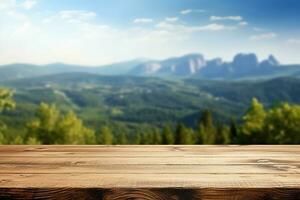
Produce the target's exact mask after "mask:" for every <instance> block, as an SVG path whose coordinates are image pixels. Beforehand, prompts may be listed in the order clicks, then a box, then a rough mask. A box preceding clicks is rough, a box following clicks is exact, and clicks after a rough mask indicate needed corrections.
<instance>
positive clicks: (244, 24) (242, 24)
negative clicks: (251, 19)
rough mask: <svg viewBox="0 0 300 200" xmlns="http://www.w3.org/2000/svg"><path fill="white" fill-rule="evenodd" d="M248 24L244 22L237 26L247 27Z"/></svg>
mask: <svg viewBox="0 0 300 200" xmlns="http://www.w3.org/2000/svg"><path fill="white" fill-rule="evenodd" d="M248 24H249V23H248V22H246V21H242V22H239V24H238V25H239V26H247V25H248Z"/></svg>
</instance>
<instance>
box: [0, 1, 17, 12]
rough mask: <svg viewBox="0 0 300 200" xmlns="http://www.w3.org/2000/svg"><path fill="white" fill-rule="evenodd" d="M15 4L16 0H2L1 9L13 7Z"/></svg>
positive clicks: (0, 2)
mask: <svg viewBox="0 0 300 200" xmlns="http://www.w3.org/2000/svg"><path fill="white" fill-rule="evenodd" d="M15 5H16V2H15V0H0V10H5V9H10V8H13V7H15Z"/></svg>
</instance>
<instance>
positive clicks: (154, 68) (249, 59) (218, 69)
mask: <svg viewBox="0 0 300 200" xmlns="http://www.w3.org/2000/svg"><path fill="white" fill-rule="evenodd" d="M299 73H300V65H294V66H286V65H282V64H280V62H279V61H278V60H277V59H276V58H275V57H274V56H273V55H270V56H269V57H268V58H267V59H265V60H263V61H261V62H259V60H258V58H257V56H256V55H255V54H253V53H250V54H242V53H240V54H237V55H236V56H235V57H234V58H233V61H232V62H224V61H223V60H222V59H221V58H215V59H212V60H206V59H205V58H204V56H203V55H201V54H189V55H185V56H182V57H177V58H171V59H167V60H163V61H149V62H145V63H143V64H140V65H138V66H136V67H135V68H134V69H133V70H132V71H131V72H130V74H132V75H139V76H166V75H167V76H178V77H200V78H207V79H240V78H255V77H257V78H263V77H267V76H274V77H280V76H286V75H290V76H293V75H295V76H298V74H299Z"/></svg>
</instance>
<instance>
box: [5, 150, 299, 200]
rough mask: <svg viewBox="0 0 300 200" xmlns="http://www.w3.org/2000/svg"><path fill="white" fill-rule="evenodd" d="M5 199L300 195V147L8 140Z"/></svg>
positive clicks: (259, 199)
mask: <svg viewBox="0 0 300 200" xmlns="http://www.w3.org/2000/svg"><path fill="white" fill-rule="evenodd" d="M0 199H74V200H76V199H91V200H93V199H104V200H122V199H128V200H129V199H130V200H134V199H146V200H147V199H149V200H152V199H153V200H154V199H161V200H169V199H170V200H181V199H182V200H188V199H199V200H222V199H225V200H227V199H228V200H273V199H274V200H277V199H278V200H285V199H287V200H292V199H293V200H294V199H295V200H300V146H114V147H109V146H0Z"/></svg>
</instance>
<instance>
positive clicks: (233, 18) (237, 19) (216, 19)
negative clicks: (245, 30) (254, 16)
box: [210, 16, 243, 21]
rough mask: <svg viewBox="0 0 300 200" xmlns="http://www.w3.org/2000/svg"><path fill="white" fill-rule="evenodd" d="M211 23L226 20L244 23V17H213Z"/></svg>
mask: <svg viewBox="0 0 300 200" xmlns="http://www.w3.org/2000/svg"><path fill="white" fill-rule="evenodd" d="M210 20H211V21H224V20H232V21H242V20H243V17H241V16H211V17H210Z"/></svg>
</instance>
